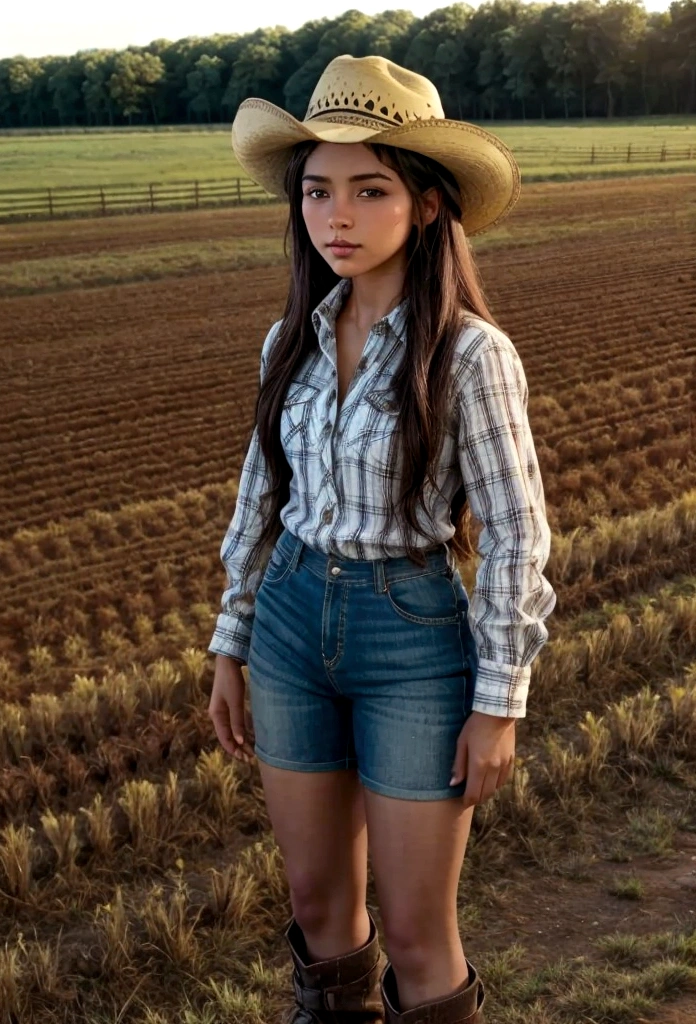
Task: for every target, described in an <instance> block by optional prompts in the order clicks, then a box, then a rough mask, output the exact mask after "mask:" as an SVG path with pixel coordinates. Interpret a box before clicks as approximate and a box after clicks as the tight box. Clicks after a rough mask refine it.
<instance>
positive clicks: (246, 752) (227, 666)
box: [208, 654, 254, 764]
mask: <svg viewBox="0 0 696 1024" xmlns="http://www.w3.org/2000/svg"><path fill="white" fill-rule="evenodd" d="M245 687H246V684H245V682H244V676H243V675H242V666H241V664H240V662H238V661H235V659H234V658H228V657H226V656H225V655H224V654H216V655H215V676H214V678H213V690H212V693H211V694H210V704H209V705H208V714H209V715H210V717H211V718H212V720H213V725H214V726H215V732H216V733H217V738H218V739H219V741H220V743H221V745H222V746H223V747H224V749H225V750H226V751H227V753H228V754H232V756H233V757H236V758H237V760H238V761H244V763H245V764H251V762H252V759H253V757H254V726H253V723H252V720H251V715H250V714H249V713H248V712H246V713H245V710H244V691H245Z"/></svg>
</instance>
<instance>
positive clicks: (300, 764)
mask: <svg viewBox="0 0 696 1024" xmlns="http://www.w3.org/2000/svg"><path fill="white" fill-rule="evenodd" d="M254 753H255V754H256V756H257V757H258V759H259V760H260V761H263V762H264V763H265V764H269V765H271V767H272V768H285V769H286V771H291V772H336V771H343V770H346V769H354V768H357V767H358V762H357V760H356V759H355V758H353V759H351V758H346V757H343V758H341V760H340V761H319V762H316V761H314V762H312V761H288V760H286V759H285V758H283V757H273V756H272V755H271V754H267V753H266V752H265V751H263V750H260V749H259V747H258V746H254Z"/></svg>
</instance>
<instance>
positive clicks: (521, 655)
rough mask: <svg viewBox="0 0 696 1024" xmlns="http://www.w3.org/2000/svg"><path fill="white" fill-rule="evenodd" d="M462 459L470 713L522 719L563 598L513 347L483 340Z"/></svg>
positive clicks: (469, 385)
mask: <svg viewBox="0 0 696 1024" xmlns="http://www.w3.org/2000/svg"><path fill="white" fill-rule="evenodd" d="M457 398H458V403H457V406H458V407H457V412H458V418H459V438H458V452H459V464H460V468H461V474H462V481H463V483H464V487H465V489H466V494H467V499H468V502H469V506H470V509H471V511H472V513H473V514H474V515H475V516H476V518H477V519H478V520H479V521H480V523H481V526H482V528H481V532H480V537H479V554H480V556H481V562H480V565H479V567H478V571H477V574H476V585H475V587H474V591H473V593H472V595H471V596H470V604H469V613H468V617H469V625H470V627H471V630H472V633H473V636H474V640H475V642H476V650H477V655H478V672H477V676H476V687H475V691H474V700H473V709H474V710H475V711H481V712H484V713H485V714H489V715H500V716H507V717H515V718H522V717H524V716H525V714H526V710H527V696H528V691H529V682H530V677H531V663H532V662H533V660H534V658H535V657H536V656H537V654H538V653H539V651H540V650H541V648H542V646H543V645H544V643H545V642H546V641H547V639H548V630H547V629H546V626H545V625H544V619H545V618H546V617H547V616H548V615H549V614H550V613H551V611H552V610H553V608H554V607H555V604H556V594H555V592H554V590H553V587H552V586H551V584H550V583H549V581H548V580H547V579H546V578H545V577H544V575H543V569H544V566H545V565H546V562H547V560H548V557H549V552H550V545H551V531H550V528H549V525H548V521H547V518H546V506H545V500H544V490H543V484H542V481H541V475H540V472H539V464H538V461H537V455H536V451H535V448H534V441H533V439H532V435H531V431H530V427H529V421H528V418H527V399H528V388H527V381H526V378H525V374H524V369H523V367H522V363H521V360H520V358H519V355H518V354H517V352H516V350H515V348H514V346H513V344H512V342H511V341H510V340H509V339H506V338H503V339H501V338H499V337H494V336H485V337H484V339H483V341H482V343H481V344H480V346H479V348H478V350H477V351H476V354H475V356H474V358H473V359H472V361H471V363H470V365H469V366H468V367H467V368H466V372H465V373H464V374H463V375H462V378H461V384H460V387H459V390H458V392H457Z"/></svg>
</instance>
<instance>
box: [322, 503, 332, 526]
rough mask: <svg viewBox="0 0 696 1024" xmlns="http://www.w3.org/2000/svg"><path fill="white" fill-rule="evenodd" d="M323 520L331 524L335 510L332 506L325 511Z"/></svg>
mask: <svg viewBox="0 0 696 1024" xmlns="http://www.w3.org/2000/svg"><path fill="white" fill-rule="evenodd" d="M321 518H322V519H323V521H324V522H325V523H330V522H331V520H332V519H333V508H332V506H331V505H329V507H328V508H325V509H324V511H323V513H322V517H321Z"/></svg>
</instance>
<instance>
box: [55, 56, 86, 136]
mask: <svg viewBox="0 0 696 1024" xmlns="http://www.w3.org/2000/svg"><path fill="white" fill-rule="evenodd" d="M53 63H54V68H55V69H54V70H53V71H52V73H50V74H49V78H48V91H49V92H50V94H51V105H52V107H53V109H54V110H55V111H57V113H58V123H59V124H60V125H61V126H62V125H64V124H77V123H78V122H79V120H80V118H81V115H82V109H83V106H82V99H83V97H82V88H81V87H82V82H83V79H84V68H83V64H82V60H81V59H80V56H79V54H78V55H77V56H75V57H69V58H67V59H64V58H59V59H55V58H54V62H53Z"/></svg>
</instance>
